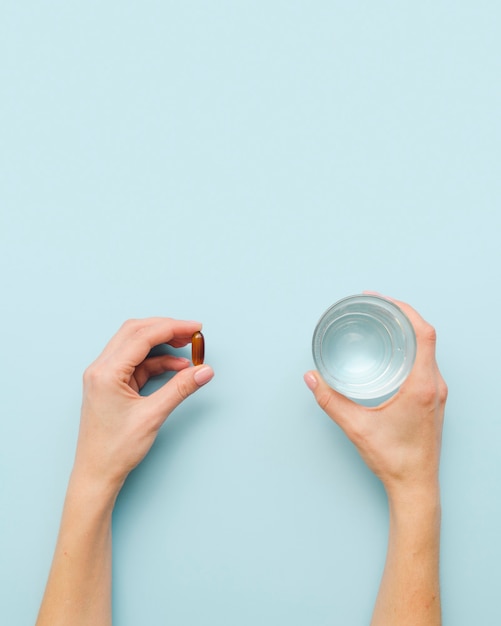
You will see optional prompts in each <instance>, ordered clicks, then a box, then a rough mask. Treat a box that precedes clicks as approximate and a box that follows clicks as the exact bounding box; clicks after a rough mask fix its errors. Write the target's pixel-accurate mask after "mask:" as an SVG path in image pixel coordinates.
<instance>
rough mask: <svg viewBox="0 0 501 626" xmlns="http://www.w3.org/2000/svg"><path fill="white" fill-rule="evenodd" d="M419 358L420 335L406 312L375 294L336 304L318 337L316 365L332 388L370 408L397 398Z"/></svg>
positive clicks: (322, 320) (320, 324)
mask: <svg viewBox="0 0 501 626" xmlns="http://www.w3.org/2000/svg"><path fill="white" fill-rule="evenodd" d="M415 357H416V335H415V333H414V328H413V327H412V324H411V322H410V321H409V319H408V317H407V316H406V315H405V313H404V312H403V311H402V310H401V309H400V308H399V307H398V306H397V305H396V304H393V302H390V301H389V300H386V299H385V298H381V297H379V296H374V295H365V294H361V295H356V296H349V297H348V298H343V299H342V300H339V301H338V302H336V303H335V304H333V305H332V306H331V307H330V308H329V309H327V311H326V312H325V313H324V314H323V315H322V317H321V318H320V320H319V322H318V324H317V326H316V328H315V332H314V334H313V360H314V361H315V365H316V368H317V369H318V371H319V372H320V374H321V375H322V377H323V379H324V380H325V381H326V383H327V384H328V385H330V386H331V387H332V388H333V389H335V390H336V391H338V392H339V393H342V394H343V395H345V396H347V397H348V398H351V399H352V400H355V402H358V403H359V404H364V405H366V406H377V405H378V404H381V402H384V400H387V399H388V398H390V397H391V396H392V395H393V394H394V393H396V392H397V391H398V389H399V387H400V385H401V384H402V383H403V382H404V380H405V379H406V378H407V376H408V375H409V373H410V371H411V369H412V366H413V364H414V359H415Z"/></svg>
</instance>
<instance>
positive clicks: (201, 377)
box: [193, 365, 214, 387]
mask: <svg viewBox="0 0 501 626" xmlns="http://www.w3.org/2000/svg"><path fill="white" fill-rule="evenodd" d="M213 376H214V372H213V371H212V367H210V366H209V365H201V366H200V367H199V368H198V369H197V371H196V372H195V373H194V374H193V378H194V380H195V382H196V383H197V385H199V386H200V387H201V386H202V385H205V383H208V382H209V380H210V379H211V378H212V377H213Z"/></svg>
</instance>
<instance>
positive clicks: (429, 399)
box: [418, 380, 438, 406]
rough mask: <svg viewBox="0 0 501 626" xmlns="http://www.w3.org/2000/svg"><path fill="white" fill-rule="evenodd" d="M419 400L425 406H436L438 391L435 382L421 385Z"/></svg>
mask: <svg viewBox="0 0 501 626" xmlns="http://www.w3.org/2000/svg"><path fill="white" fill-rule="evenodd" d="M418 395H419V400H420V402H421V404H423V405H424V406H429V405H434V404H435V403H436V401H437V396H438V389H437V386H436V385H435V383H434V381H432V380H430V381H427V382H425V383H424V384H423V385H421V387H420V389H419V394H418Z"/></svg>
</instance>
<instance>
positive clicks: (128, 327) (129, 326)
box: [122, 318, 141, 332]
mask: <svg viewBox="0 0 501 626" xmlns="http://www.w3.org/2000/svg"><path fill="white" fill-rule="evenodd" d="M140 324H141V320H138V319H134V318H130V319H128V320H125V322H124V323H123V324H122V330H125V331H128V332H132V331H135V330H137V329H138V327H139V326H140Z"/></svg>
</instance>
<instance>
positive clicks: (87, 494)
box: [66, 466, 123, 514]
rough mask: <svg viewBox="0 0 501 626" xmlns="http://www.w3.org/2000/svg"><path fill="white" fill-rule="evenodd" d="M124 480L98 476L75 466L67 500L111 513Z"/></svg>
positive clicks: (97, 510)
mask: <svg viewBox="0 0 501 626" xmlns="http://www.w3.org/2000/svg"><path fill="white" fill-rule="evenodd" d="M122 485H123V481H122V482H119V481H111V480H106V479H103V478H97V477H95V476H93V475H92V474H91V473H90V472H87V471H85V470H84V469H83V468H81V467H78V466H75V467H74V468H73V470H72V472H71V476H70V480H69V483H68V490H67V496H66V497H67V500H76V501H78V502H80V503H82V505H84V506H85V507H87V508H90V509H92V510H94V511H96V512H101V513H103V514H106V513H111V512H112V511H113V507H114V506H115V501H116V499H117V496H118V493H119V492H120V489H121V487H122Z"/></svg>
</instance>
